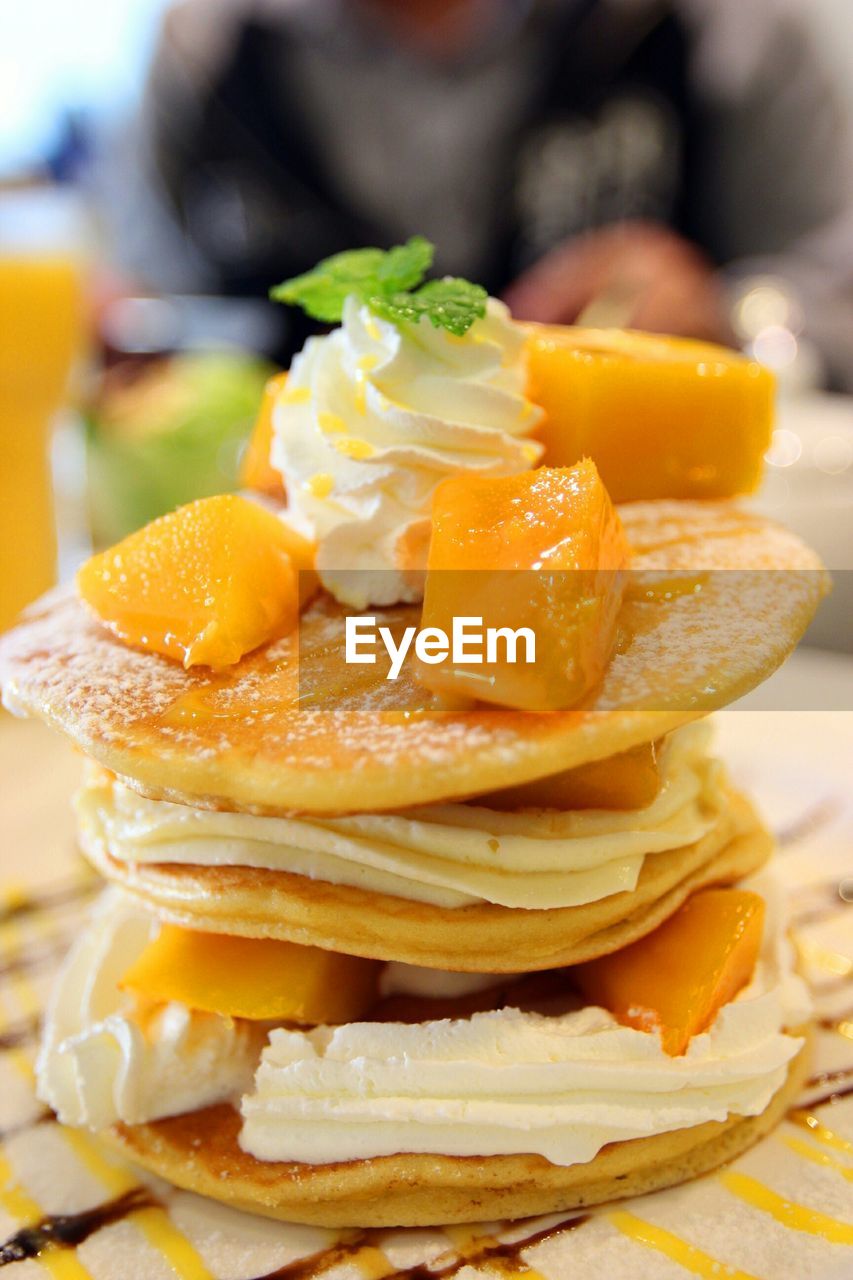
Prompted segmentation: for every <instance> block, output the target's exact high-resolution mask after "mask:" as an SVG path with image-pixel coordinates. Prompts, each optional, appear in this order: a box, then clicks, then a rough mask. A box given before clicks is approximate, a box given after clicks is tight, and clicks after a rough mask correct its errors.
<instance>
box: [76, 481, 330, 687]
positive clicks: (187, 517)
mask: <svg viewBox="0 0 853 1280" xmlns="http://www.w3.org/2000/svg"><path fill="white" fill-rule="evenodd" d="M305 546H307V544H306V543H305V540H304V539H303V538H298V535H296V534H294V533H293V532H292V531H291V530H289V529H288V528H286V526H285V525H284V524H283V523H282V521H281V520H279V519H278V518H277V517H276V516H274V515H272V514H271V513H270V512H269V511H265V510H264V509H263V508H262V507H260V506H258V505H257V504H256V503H254V502H249V501H247V500H246V499H245V498H239V497H236V496H234V495H231V494H224V495H222V496H219V497H214V498H201V499H199V500H198V501H197V502H191V503H189V504H188V505H187V506H185V507H179V508H178V510H177V511H172V512H170V513H169V514H168V515H165V516H161V517H160V519H159V520H154V521H153V522H152V523H151V524H148V525H145V526H144V528H142V529H139V530H137V532H136V533H132V534H130V536H129V537H127V538H124V539H123V540H122V541H121V542H119V543H117V544H116V546H114V547H111V548H110V549H109V550H108V551H103V552H101V553H100V554H99V555H96V556H93V557H92V559H91V560H88V561H87V562H86V564H84V565H83V567H82V568H81V569H80V571H79V573H78V575H77V590H78V593H79V595H80V597H81V599H83V600H84V601H85V602H86V604H87V605H88V606H89V607H90V608H91V609H92V610H93V611H94V613H96V614H97V616H98V617H99V618H100V619H101V621H102V622H103V623H104V625H105V626H106V627H108V628H109V629H110V630H111V631H112V632H113V633H114V634H115V635H117V636H118V637H119V638H120V639H121V640H124V641H125V642H126V643H127V644H132V645H137V646H139V647H140V648H143V649H148V650H151V651H153V652H155V653H161V654H164V655H165V656H166V657H168V658H174V659H175V660H176V661H178V662H182V663H183V664H184V666H185V667H191V666H194V665H196V664H203V665H206V666H209V667H225V666H229V665H230V664H232V663H235V662H238V661H239V660H240V658H242V656H243V655H244V654H245V653H248V652H250V650H252V649H256V648H257V647H258V645H261V644H264V643H265V642H266V641H269V640H272V639H273V638H274V637H276V636H280V635H285V634H287V633H288V632H289V631H292V630H293V628H294V627H295V626H296V623H297V620H298V617H299V603H300V602H299V583H298V581H297V571H296V567H295V565H294V559H295V558H296V559H297V560H298V558H299V557H300V556H301V555H302V554H303V548H304V547H305Z"/></svg>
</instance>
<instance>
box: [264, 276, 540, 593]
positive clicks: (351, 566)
mask: <svg viewBox="0 0 853 1280" xmlns="http://www.w3.org/2000/svg"><path fill="white" fill-rule="evenodd" d="M523 345H524V335H523V331H522V330H521V329H520V328H519V327H518V326H517V325H515V324H514V323H513V322H512V320H511V319H510V316H509V312H508V310H507V308H506V307H505V306H504V305H503V304H502V303H500V302H497V301H496V300H495V299H493V298H490V299H489V302H488V304H487V309H486V315H485V316H484V318H483V319H481V320H477V321H475V322H474V324H473V326H472V327H471V329H470V330H469V331H468V333H467V334H465V336H464V337H461V338H459V337H455V336H454V335H452V334H450V333H448V332H446V331H445V330H443V329H435V328H433V326H432V325H431V324H430V323H429V321H428V320H427V319H422V320H421V321H420V322H419V323H418V324H406V325H402V326H401V327H400V328H398V327H397V326H396V325H393V324H390V323H389V322H387V321H385V320H381V319H379V318H378V317H377V316H374V315H373V314H372V312H371V311H370V310H369V309H368V308H367V307H366V306H363V305H362V304H360V303H359V302H358V301H357V300H356V299H355V298H348V299H347V301H346V303H345V306H344V314H343V322H342V324H341V327H340V328H338V329H335V330H334V331H333V332H332V333H330V334H328V335H327V336H324V337H319V338H311V339H309V341H308V342H307V343H306V344H305V347H304V349H303V350H302V351H301V352H300V354H299V355H298V356H297V357H296V358H295V360H294V361H293V365H292V368H291V371H290V374H289V376H288V379H287V383H286V385H285V388H284V390H283V392H282V395H281V398H280V400H279V402H278V404H277V405H276V406H275V409H274V413H273V430H274V436H273V445H272V450H271V455H270V457H271V461H272V464H273V466H274V467H276V468H277V469H278V470H279V471H280V472H281V474H282V476H283V477H284V481H285V484H286V487H287V494H288V514H287V518H288V519H289V520H291V521H292V523H293V524H294V526H295V527H296V528H297V529H298V530H299V531H300V532H301V533H303V534H305V535H306V536H307V537H309V538H311V539H313V540H315V541H316V542H317V544H318V551H317V568H318V570H319V573H320V577H321V578H322V580H323V583H324V585H325V586H326V587H327V589H328V590H329V591H331V592H332V594H333V595H334V596H336V597H337V599H338V600H340V601H342V602H344V603H346V604H348V605H352V606H354V607H356V608H364V607H365V606H366V605H367V604H380V605H381V604H394V603H396V602H398V601H403V600H408V601H412V600H418V599H420V596H421V593H422V570H423V569H424V567H425V553H426V544H427V535H428V524H427V520H428V516H429V508H430V502H431V499H432V494H433V491H434V489H435V487H436V485H437V484H438V483H439V481H440V480H442V479H443V478H444V477H445V476H447V475H451V474H455V473H457V472H460V471H473V472H476V473H478V474H481V475H490V476H501V475H511V474H514V473H516V472H519V471H525V470H527V469H528V468H530V467H532V466H534V465H535V464H536V462H537V461H538V459H539V457H540V455H541V452H542V446H541V445H539V444H537V443H535V442H534V441H531V440H527V439H525V437H526V436H527V435H528V434H529V433H530V432H531V431H532V430H533V428H534V427H535V426H536V425H537V423H538V421H539V418H540V416H541V411H540V410H539V409H537V408H536V407H535V406H534V405H532V404H531V403H530V402H529V401H528V400H527V399H526V398H525V396H524V386H525V373H524V366H523V362H522V349H523ZM354 570H355V571H356V572H353V571H354Z"/></svg>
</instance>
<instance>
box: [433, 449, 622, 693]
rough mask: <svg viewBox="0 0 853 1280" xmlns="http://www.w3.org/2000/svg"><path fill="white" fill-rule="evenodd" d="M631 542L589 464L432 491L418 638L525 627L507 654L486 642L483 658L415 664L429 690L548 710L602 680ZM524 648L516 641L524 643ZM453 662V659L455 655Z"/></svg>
mask: <svg viewBox="0 0 853 1280" xmlns="http://www.w3.org/2000/svg"><path fill="white" fill-rule="evenodd" d="M628 558H629V552H628V544H627V541H626V538H625V534H624V531H623V529H622V524H621V521H620V520H619V517H618V515H617V514H616V512H615V511H614V509H613V506H612V505H611V502H610V499H609V497H608V495H607V491H606V490H605V488H604V485H603V484H602V483H601V480H600V478H599V475H598V472H597V470H596V468H595V465H594V463H592V462H590V461H589V460H588V459H587V460H584V461H583V462H580V463H578V465H577V466H575V467H564V468H551V467H542V468H540V469H538V470H536V471H526V472H523V473H522V474H520V475H514V476H504V477H500V478H497V479H495V478H491V477H489V478H483V477H480V476H476V475H470V474H463V475H458V476H451V477H449V478H448V479H446V480H443V481H442V482H441V484H440V485H439V486H438V488H437V489H436V491H435V496H434V499H433V508H432V538H431V541H430V549H429V558H428V562H427V579H426V588H425V594H424V608H423V618H422V624H421V625H422V629H423V630H426V629H427V628H439V629H441V630H442V631H443V632H445V633H446V634H447V635H450V634H451V632H452V630H453V622H454V618H456V619H459V618H465V617H473V618H482V620H483V623H482V625H483V629H484V631H486V630H492V631H493V632H495V633H499V632H502V631H517V630H519V629H521V628H525V629H528V631H530V632H532V633H533V635H534V637H535V645H534V646H533V648H534V649H535V655H534V656H535V660H534V661H527V660H526V659H528V658H529V657H530V656H531V646H530V645H529V643H522V640H519V642H518V643H517V644H516V646H515V653H514V659H515V660H514V661H513V660H512V658H513V653H512V649H511V647H510V644H509V643H508V642H507V641H506V637H505V636H504V637H503V641H502V643H501V644H500V645H498V643H497V638H496V640H495V645H494V652H493V654H492V655H491V658H490V655H489V653H488V649H487V650H486V652H485V653H483V654H482V655H481V656H482V661H481V662H479V663H471V662H470V661H467V657H468V654H467V653H466V654H465V658H466V660H465V661H461V660H459V661H457V660H456V659H455V658H454V655H453V654H452V653H451V654H450V655H449V656H448V657H447V658H446V660H444V661H442V662H441V664H440V665H428V664H427V663H425V662H420V663H419V666H418V679H419V680H420V681H421V682H422V683H423V684H424V685H426V687H427V688H429V689H432V690H434V691H435V692H438V693H442V694H451V695H462V696H467V697H473V698H478V699H481V700H482V701H484V702H494V703H498V704H500V705H503V706H508V707H518V708H520V709H522V710H526V711H554V710H559V709H562V708H564V707H570V706H573V705H574V704H575V703H577V702H578V701H579V700H580V699H581V698H582V697H583V696H584V695H585V694H587V693H588V692H589V691H590V690H591V689H593V688H594V686H595V685H596V684H597V683H598V681H599V680H600V679H601V676H602V674H603V672H604V669H605V667H606V665H607V662H608V660H609V658H610V653H611V650H612V647H613V642H614V638H615V632H616V618H617V615H618V613H619V608H620V605H621V602H622V593H623V590H624V576H625V575H624V570H625V568H626V566H627V564H628ZM522 639H523V638H522ZM460 657H461V655H460Z"/></svg>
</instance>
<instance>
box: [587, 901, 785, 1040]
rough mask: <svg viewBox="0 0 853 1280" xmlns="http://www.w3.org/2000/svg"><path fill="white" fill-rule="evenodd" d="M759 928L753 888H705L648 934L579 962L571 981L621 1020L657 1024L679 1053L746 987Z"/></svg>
mask: <svg viewBox="0 0 853 1280" xmlns="http://www.w3.org/2000/svg"><path fill="white" fill-rule="evenodd" d="M763 930H764V899H763V898H761V897H760V896H759V895H758V894H757V893H750V892H749V891H748V890H746V889H703V890H701V891H700V892H699V893H694V894H693V896H692V897H691V898H688V899H687V901H686V902H685V903H684V905H683V906H682V907H680V908H679V909H678V911H676V912H675V914H674V915H673V916H670V918H669V920H667V921H666V922H665V923H664V924H662V925H661V926H660V928H658V929H655V930H654V932H653V933H650V934H647V935H646V937H645V938H641V939H640V940H639V941H638V942H632V943H631V944H630V946H627V947H624V948H623V949H622V950H621V951H616V952H614V953H613V954H612V955H609V956H602V957H601V958H600V959H598V960H591V961H590V962H589V963H588V964H582V965H578V966H576V967H575V968H574V969H573V970H572V978H573V980H574V981H575V982H576V983H577V985H578V986H579V987H580V989H581V991H582V992H583V993H584V995H585V996H586V997H587V999H588V1000H590V1001H592V1002H593V1003H594V1004H597V1005H601V1006H602V1008H604V1009H608V1010H609V1011H610V1013H612V1014H613V1016H614V1017H615V1018H617V1019H618V1020H619V1022H622V1023H624V1024H625V1025H626V1026H629V1027H637V1028H639V1029H640V1030H641V1031H653V1030H655V1029H659V1030H660V1033H661V1041H662V1043H663V1047H664V1049H665V1050H666V1052H667V1053H669V1054H672V1055H673V1056H676V1055H678V1054H681V1053H684V1051H685V1049H686V1048H687V1046H688V1044H689V1043H690V1039H691V1037H692V1036H695V1035H698V1034H699V1032H700V1031H704V1030H705V1028H706V1027H708V1026H709V1025H710V1023H711V1022H712V1021H713V1019H714V1017H715V1015H716V1013H717V1011H718V1010H719V1009H721V1008H722V1006H723V1005H724V1004H728V1002H729V1001H730V1000H733V999H734V997H735V996H736V995H737V993H738V992H739V991H740V990H741V988H742V987H745V986H746V985H747V983H748V982H749V980H750V978H751V977H752V974H753V971H754V969H755V962H756V960H757V959H758V952H759V949H760V947H761V935H762V932H763Z"/></svg>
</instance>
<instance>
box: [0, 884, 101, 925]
mask: <svg viewBox="0 0 853 1280" xmlns="http://www.w3.org/2000/svg"><path fill="white" fill-rule="evenodd" d="M99 887H100V885H99V882H98V880H97V879H96V877H95V876H94V875H93V876H92V877H91V879H88V878H87V879H85V880H79V881H75V882H74V883H73V884H68V885H62V886H61V887H60V888H58V889H48V890H45V891H44V892H43V893H25V894H21V895H20V896H18V895H16V896H15V898H14V900H13V901H10V902H7V903H6V904H5V905H4V906H3V907H0V925H4V924H7V923H8V922H9V921H10V920H17V919H19V918H20V917H21V916H30V915H37V914H38V913H39V912H42V911H51V910H53V909H55V908H56V907H64V906H67V905H69V904H71V903H74V902H80V901H82V900H83V899H84V898H90V897H92V895H93V894H94V893H95V892H96V891H97V890H98V889H99Z"/></svg>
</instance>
